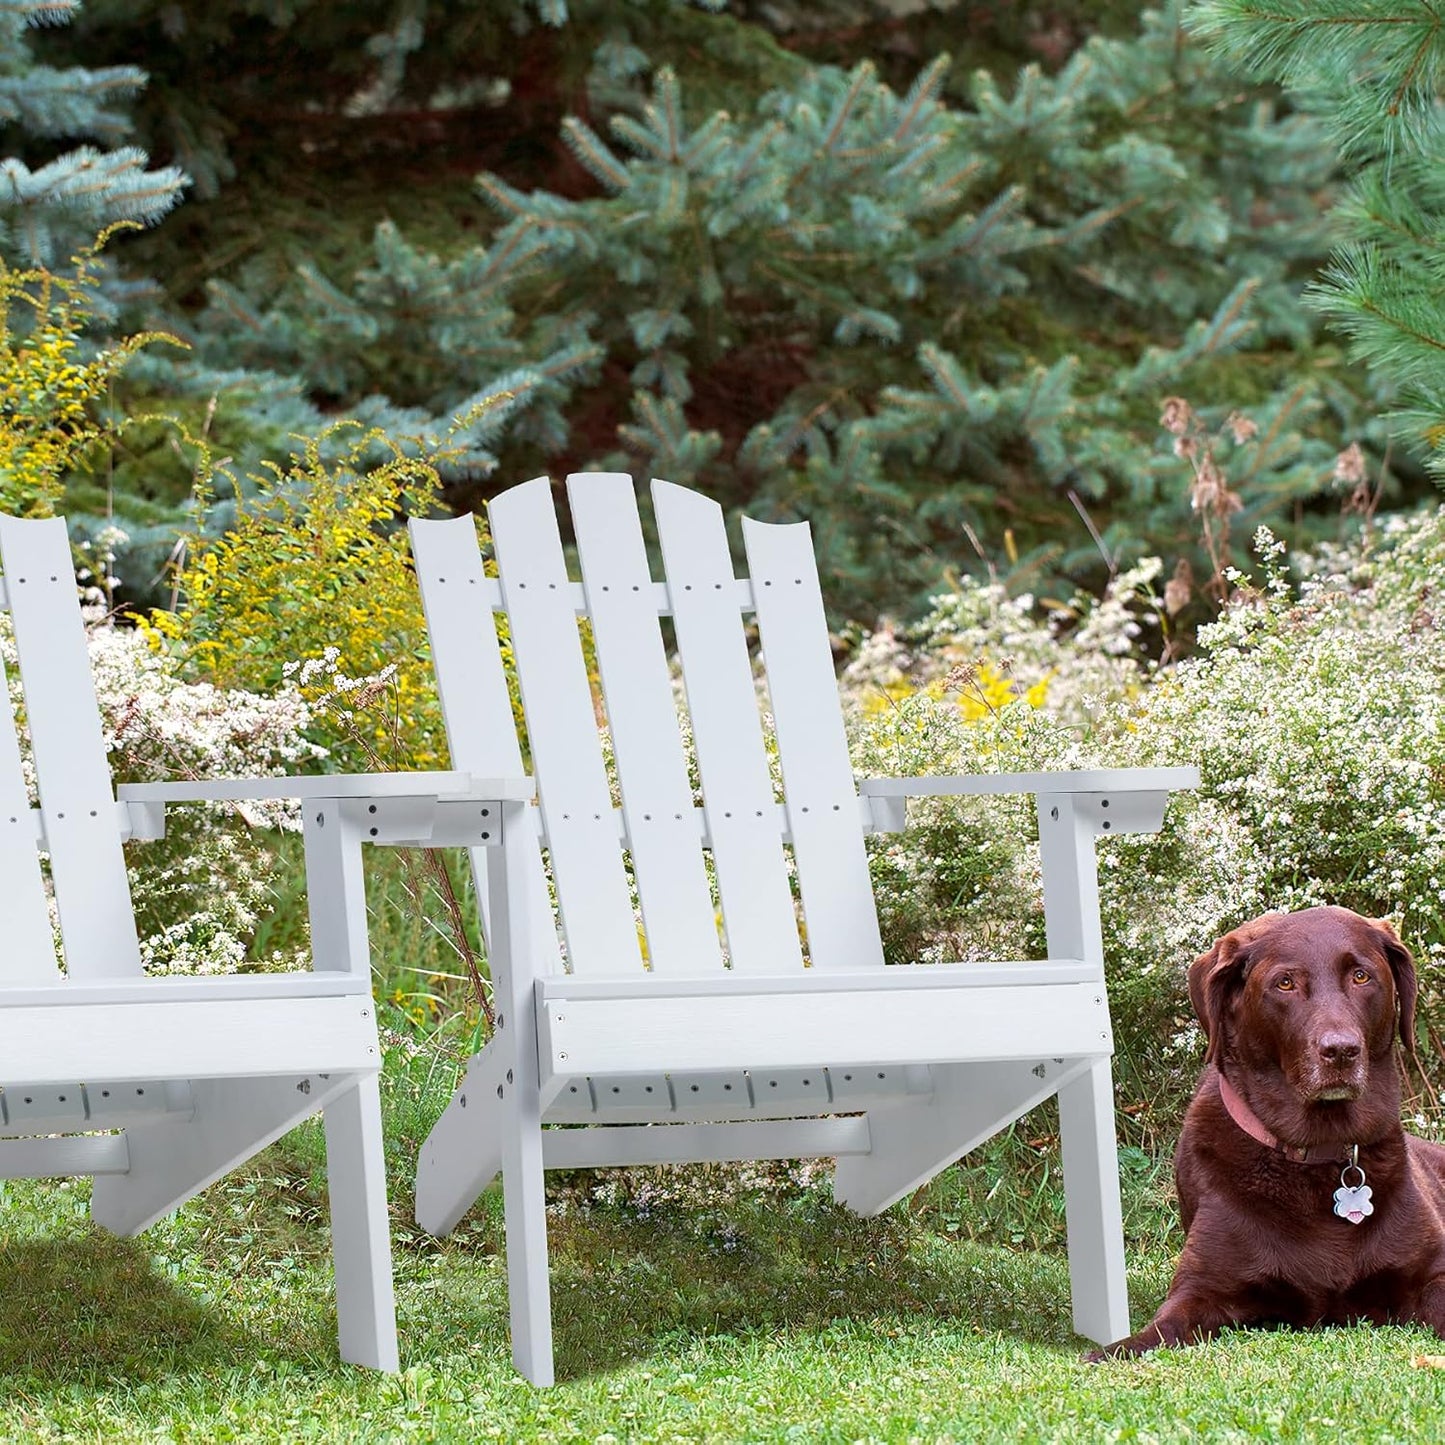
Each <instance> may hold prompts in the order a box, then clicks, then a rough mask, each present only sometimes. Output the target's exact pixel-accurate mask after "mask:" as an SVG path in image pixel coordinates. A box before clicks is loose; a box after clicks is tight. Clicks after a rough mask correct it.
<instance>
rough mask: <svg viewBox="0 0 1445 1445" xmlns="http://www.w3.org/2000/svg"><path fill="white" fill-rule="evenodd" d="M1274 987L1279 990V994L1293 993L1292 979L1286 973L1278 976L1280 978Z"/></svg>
mask: <svg viewBox="0 0 1445 1445" xmlns="http://www.w3.org/2000/svg"><path fill="white" fill-rule="evenodd" d="M1274 986H1275V987H1276V988H1277V989H1279V990H1280V991H1281V992H1283V993H1293V992H1294V979H1292V978H1291V977H1290V976H1289V974H1287V973H1282V974H1280V976H1279V977H1278V978H1277V979H1276V980H1275V982H1274Z"/></svg>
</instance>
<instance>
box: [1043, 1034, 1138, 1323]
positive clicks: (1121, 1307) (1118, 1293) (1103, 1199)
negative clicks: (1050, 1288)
mask: <svg viewBox="0 0 1445 1445" xmlns="http://www.w3.org/2000/svg"><path fill="white" fill-rule="evenodd" d="M1059 1123H1060V1131H1061V1133H1062V1135H1063V1155H1064V1196H1065V1202H1066V1210H1067V1215H1068V1231H1069V1282H1070V1286H1071V1289H1072V1294H1073V1302H1074V1329H1075V1330H1076V1331H1077V1332H1078V1333H1079V1334H1081V1335H1083V1336H1084V1337H1085V1338H1086V1339H1091V1340H1094V1341H1096V1342H1097V1343H1099V1344H1102V1345H1107V1344H1112V1343H1113V1341H1115V1340H1121V1339H1123V1338H1124V1337H1125V1336H1126V1335H1127V1334H1128V1333H1129V1290H1128V1282H1127V1279H1126V1276H1125V1271H1124V1222H1123V1212H1122V1210H1121V1208H1120V1204H1119V1150H1118V1141H1117V1138H1116V1136H1115V1132H1114V1085H1113V1077H1112V1071H1111V1070H1110V1067H1109V1061H1108V1059H1100V1060H1099V1061H1098V1062H1097V1063H1095V1064H1093V1065H1092V1066H1091V1067H1090V1068H1089V1070H1088V1071H1087V1072H1086V1073H1084V1074H1082V1075H1081V1076H1080V1077H1079V1078H1078V1079H1076V1080H1074V1081H1073V1082H1072V1083H1070V1084H1066V1085H1064V1087H1063V1088H1061V1089H1060V1090H1059Z"/></svg>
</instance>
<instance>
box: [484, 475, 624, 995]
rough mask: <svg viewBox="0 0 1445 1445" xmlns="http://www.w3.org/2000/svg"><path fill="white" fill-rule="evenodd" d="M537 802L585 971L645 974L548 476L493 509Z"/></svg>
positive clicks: (570, 951) (572, 941) (573, 947)
mask: <svg viewBox="0 0 1445 1445" xmlns="http://www.w3.org/2000/svg"><path fill="white" fill-rule="evenodd" d="M487 512H488V516H489V517H490V519H491V526H492V542H493V545H494V546H495V547H496V549H497V563H498V568H499V570H500V572H501V579H502V602H503V606H504V608H505V610H506V613H507V617H508V619H509V621H510V623H511V629H512V649H513V651H514V652H515V654H516V658H517V679H518V681H519V683H520V684H521V689H522V708H523V711H524V713H525V714H526V722H527V736H528V738H529V740H530V741H531V745H532V761H533V765H534V768H535V771H536V776H537V793H538V798H539V801H540V804H541V810H542V819H543V823H544V824H545V826H546V830H547V845H548V848H549V849H550V851H551V856H552V872H553V875H554V877H555V879H556V883H557V898H558V902H559V904H560V905H561V912H562V930H563V933H564V934H565V936H566V939H567V957H568V962H569V963H570V965H571V968H572V970H573V971H574V972H577V973H586V972H611V973H619V972H628V971H630V970H633V969H636V970H637V971H638V972H641V970H642V952H641V948H640V945H639V941H638V937H637V922H636V919H635V917H634V915H633V911H632V901H631V898H630V896H629V891H628V886H627V875H626V873H625V872H624V870H623V866H622V850H621V849H620V848H619V847H618V840H617V822H616V819H615V817H614V816H613V809H612V795H611V792H610V790H609V788H608V784H607V771H606V768H605V767H604V765H603V761H602V747H601V742H600V739H599V737H598V732H597V715H596V710H595V708H594V705H593V701H592V690H591V688H590V687H589V685H588V681H587V666H586V662H585V659H584V657H583V654H582V640H581V637H580V635H579V633H578V630H577V614H576V613H575V611H574V610H573V607H572V600H571V595H570V591H569V587H568V577H567V564H566V560H565V558H564V556H563V553H562V540H561V537H560V535H559V534H558V531H557V516H556V513H555V512H554V510H553V507H552V489H551V484H550V483H549V481H548V480H547V478H545V477H539V478H537V479H536V480H534V481H530V482H523V483H522V484H521V485H520V486H517V487H512V488H511V489H510V490H508V491H505V492H503V493H502V494H501V495H500V496H498V497H495V498H493V500H492V501H491V502H490V503H489V504H488V508H487Z"/></svg>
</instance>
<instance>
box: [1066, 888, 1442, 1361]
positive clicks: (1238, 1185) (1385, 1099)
mask: <svg viewBox="0 0 1445 1445" xmlns="http://www.w3.org/2000/svg"><path fill="white" fill-rule="evenodd" d="M1189 996H1190V999H1191V1000H1192V1001H1193V1004H1194V1009H1195V1012H1196V1013H1197V1014H1198V1015H1199V1021H1200V1023H1201V1024H1202V1025H1203V1027H1204V1032H1205V1034H1206V1036H1207V1038H1208V1052H1207V1054H1206V1055H1205V1069H1204V1073H1203V1076H1202V1077H1201V1079H1200V1082H1199V1088H1198V1091H1197V1092H1196V1094H1195V1096H1194V1100H1193V1102H1192V1103H1191V1104H1190V1106H1189V1111H1188V1113H1187V1114H1186V1115H1185V1119H1184V1131H1183V1134H1182V1136H1181V1138H1180V1140H1179V1148H1178V1151H1177V1153H1176V1154H1175V1157H1174V1176H1175V1181H1176V1183H1177V1185H1178V1190H1179V1206H1180V1213H1181V1215H1182V1217H1183V1221H1184V1229H1185V1242H1184V1251H1183V1253H1182V1254H1181V1256H1180V1259H1179V1264H1178V1267H1177V1269H1176V1270H1175V1274H1174V1282H1173V1284H1172V1285H1171V1286H1170V1288H1169V1293H1168V1296H1167V1297H1166V1298H1165V1300H1164V1303H1163V1304H1162V1305H1161V1306H1160V1308H1159V1312H1158V1313H1157V1314H1156V1315H1155V1316H1154V1318H1153V1319H1152V1320H1150V1321H1149V1323H1148V1324H1147V1325H1145V1327H1144V1328H1143V1329H1142V1330H1140V1331H1139V1332H1138V1333H1137V1334H1134V1335H1130V1336H1129V1338H1128V1339H1125V1340H1119V1341H1118V1342H1116V1343H1115V1344H1112V1345H1110V1346H1109V1347H1108V1348H1107V1349H1105V1350H1102V1351H1100V1352H1098V1354H1096V1355H1095V1356H1094V1358H1103V1357H1107V1356H1115V1355H1137V1354H1142V1353H1143V1352H1144V1351H1146V1350H1151V1349H1154V1348H1155V1347H1156V1346H1159V1345H1183V1344H1189V1343H1192V1342H1194V1341H1196V1340H1202V1339H1207V1338H1208V1337H1209V1336H1210V1335H1211V1334H1212V1333H1213V1332H1214V1331H1216V1330H1218V1329H1219V1328H1221V1327H1222V1326H1225V1325H1248V1324H1284V1325H1293V1326H1308V1325H1319V1324H1346V1323H1350V1322H1353V1321H1359V1320H1371V1321H1375V1322H1380V1323H1383V1322H1385V1321H1401V1322H1404V1321H1414V1322H1418V1323H1420V1324H1423V1325H1428V1326H1429V1327H1430V1328H1431V1329H1433V1330H1434V1331H1435V1332H1436V1333H1437V1334H1440V1335H1445V1148H1442V1147H1441V1146H1440V1145H1438V1144H1431V1143H1427V1142H1426V1141H1425V1140H1423V1139H1416V1138H1414V1137H1413V1136H1411V1135H1409V1134H1406V1133H1405V1131H1404V1129H1403V1128H1402V1127H1401V1125H1400V1077H1399V1071H1398V1069H1397V1067H1396V1062H1395V1041H1396V1037H1397V1035H1398V1037H1399V1038H1400V1039H1401V1040H1403V1042H1404V1044H1405V1047H1406V1048H1407V1049H1408V1050H1410V1051H1411V1052H1412V1053H1413V1051H1414V1045H1415V1022H1414V1015H1415V997H1416V981H1415V964H1414V960H1413V959H1412V958H1411V956H1410V952H1409V950H1408V949H1407V948H1406V947H1405V946H1404V945H1403V944H1402V943H1401V942H1400V940H1399V938H1398V937H1396V935H1395V932H1394V930H1393V929H1392V928H1391V927H1390V926H1389V925H1388V924H1386V923H1379V922H1374V921H1372V920H1370V919H1367V918H1362V917H1360V915H1359V914H1357V913H1352V912H1350V911H1349V910H1348V909H1345V908H1310V909H1306V910H1304V911H1303V912H1300V913H1291V914H1269V915H1266V916H1265V917H1263V918H1256V919H1254V920H1253V921H1252V922H1250V923H1246V924H1245V925H1244V926H1243V927H1241V928H1237V929H1235V930H1234V932H1233V933H1230V934H1227V935H1226V936H1225V937H1224V938H1221V939H1220V940H1219V942H1218V943H1216V944H1215V945H1214V947H1213V948H1211V949H1210V950H1209V952H1208V953H1206V954H1204V955H1203V956H1202V957H1201V958H1198V959H1196V960H1195V962H1194V963H1193V965H1192V966H1191V967H1190V970H1189ZM1221 1071H1222V1072H1223V1074H1224V1075H1225V1077H1226V1078H1227V1079H1228V1081H1229V1083H1230V1084H1231V1085H1232V1086H1233V1087H1234V1089H1235V1091H1236V1092H1237V1094H1238V1095H1239V1096H1240V1097H1242V1099H1243V1100H1244V1102H1245V1104H1246V1105H1247V1106H1248V1108H1249V1110H1251V1111H1252V1112H1253V1114H1254V1116H1255V1118H1256V1119H1257V1120H1258V1121H1259V1122H1260V1123H1261V1124H1263V1126H1264V1128H1265V1129H1266V1130H1267V1131H1268V1132H1269V1133H1271V1134H1273V1135H1274V1136H1275V1138H1276V1139H1277V1140H1279V1141H1280V1142H1281V1143H1283V1144H1284V1145H1286V1146H1290V1150H1291V1153H1288V1154H1287V1153H1286V1152H1283V1151H1281V1150H1280V1149H1278V1148H1271V1147H1269V1145H1267V1144H1265V1143H1261V1142H1259V1141H1257V1140H1256V1139H1255V1138H1253V1137H1251V1135H1250V1134H1248V1133H1246V1132H1245V1130H1244V1129H1242V1128H1241V1127H1240V1125H1239V1124H1237V1123H1236V1122H1235V1121H1234V1119H1232V1118H1231V1117H1230V1115H1229V1113H1228V1112H1227V1111H1226V1109H1225V1105H1224V1101H1223V1100H1222V1099H1221V1097H1220V1082H1219V1081H1220V1073H1221ZM1356 1144H1357V1145H1358V1146H1359V1163H1360V1167H1361V1168H1362V1169H1363V1170H1364V1171H1365V1174H1366V1176H1367V1178H1368V1182H1369V1185H1370V1188H1371V1189H1372V1190H1373V1200H1372V1202H1373V1204H1374V1207H1375V1212H1374V1214H1373V1215H1371V1216H1369V1217H1368V1218H1366V1219H1364V1220H1363V1221H1362V1222H1361V1223H1359V1224H1351V1223H1350V1222H1349V1221H1348V1220H1346V1219H1341V1218H1340V1217H1338V1216H1337V1215H1336V1214H1335V1213H1334V1191H1335V1190H1336V1189H1337V1188H1338V1187H1339V1184H1340V1173H1341V1169H1342V1168H1343V1166H1344V1163H1345V1161H1346V1159H1347V1156H1348V1153H1349V1150H1350V1147H1351V1146H1352V1145H1356ZM1302 1150H1303V1151H1307V1153H1306V1154H1305V1157H1304V1159H1303V1160H1300V1159H1299V1151H1302ZM1351 1182H1352V1183H1353V1182H1354V1176H1353V1175H1351Z"/></svg>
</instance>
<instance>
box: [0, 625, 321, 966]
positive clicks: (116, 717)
mask: <svg viewBox="0 0 1445 1445" xmlns="http://www.w3.org/2000/svg"><path fill="white" fill-rule="evenodd" d="M89 620H90V622H91V626H90V627H89V628H88V631H87V640H88V644H89V653H90V663H91V674H92V677H93V679H94V683H95V690H96V698H97V701H98V703H99V706H100V712H101V721H102V730H103V733H104V737H105V746H106V750H107V752H108V754H109V757H110V764H111V771H112V774H113V776H114V778H115V781H116V782H118V783H121V782H142V781H153V780H161V779H170V778H224V777H256V776H270V775H274V774H279V773H288V772H295V771H297V770H298V769H300V768H302V767H305V766H307V765H313V766H314V764H315V763H316V762H318V761H319V760H320V759H321V758H323V757H324V756H325V753H324V750H322V749H320V748H318V747H316V746H315V745H313V744H312V743H310V742H309V741H307V739H306V738H305V736H304V730H305V728H306V726H307V724H308V723H309V722H310V720H311V710H310V709H309V708H308V706H307V704H306V703H305V701H304V700H303V699H302V697H301V695H300V693H299V692H297V691H296V689H295V688H293V687H290V686H287V687H285V688H283V689H281V691H279V692H278V693H277V694H275V695H274V696H271V697H264V696H261V695H259V694H256V693H250V692H242V691H238V690H234V689H231V690H225V689H221V688H217V687H213V686H212V685H210V684H209V683H196V682H189V681H187V680H185V679H184V678H183V677H182V676H181V675H180V671H179V668H178V666H177V663H176V661H175V659H174V658H173V657H172V656H171V655H170V654H169V653H167V652H166V651H164V650H163V649H162V650H158V649H157V648H154V647H152V646H151V645H150V644H149V643H148V641H147V639H146V638H145V637H144V636H143V635H142V634H141V633H139V632H137V631H134V630H132V629H130V628H123V627H114V626H110V625H108V624H107V623H105V622H104V621H103V620H102V614H101V613H100V611H99V609H94V610H92V612H91V615H90V619H89ZM0 655H3V656H4V658H5V662H6V670H7V672H8V674H9V676H10V678H11V680H12V681H11V686H12V688H14V687H15V682H14V679H15V678H16V676H17V668H16V659H15V651H14V639H13V636H12V634H11V632H10V630H9V622H8V618H4V619H0ZM16 701H17V704H18V711H19V718H18V721H19V722H20V724H21V730H22V734H23V732H24V702H23V696H21V697H17V699H16ZM24 741H25V739H24V738H23V736H22V743H24ZM22 765H23V767H24V769H25V772H26V781H27V786H28V787H29V788H30V792H31V796H32V798H34V797H35V796H36V790H35V776H34V769H33V764H32V762H31V759H30V755H29V749H28V747H25V746H22ZM237 812H239V814H240V817H239V818H238V817H237V816H236V813H237ZM296 824H297V815H296V813H295V811H294V807H293V806H291V805H287V804H278V803H272V802H267V803H247V804H243V805H239V807H238V808H237V809H235V810H234V811H233V810H232V809H231V808H229V807H226V806H223V805H219V804H200V805H196V806H194V807H187V808H181V809H172V810H170V812H169V814H168V817H167V826H166V837H165V838H164V839H163V840H159V841H155V842H137V843H133V844H130V845H128V847H127V865H128V868H129V871H130V882H131V894H132V898H133V900H134V903H135V907H136V917H137V922H138V924H139V926H140V931H141V955H142V961H143V962H144V964H145V966H146V968H147V969H148V970H149V971H152V972H168V973H221V972H228V971H232V970H234V969H236V968H238V967H269V968H275V967H288V966H295V965H296V963H297V962H298V961H299V957H298V954H296V953H291V954H288V955H280V954H276V953H273V954H272V955H271V956H270V957H268V958H266V959H264V960H257V959H253V958H250V957H249V954H248V951H249V949H250V945H251V940H252V938H253V935H254V933H255V930H256V925H257V922H258V920H259V918H260V915H261V911H262V910H263V909H264V908H267V907H269V906H270V905H271V904H272V903H273V901H274V894H275V891H276V883H277V879H278V876H279V874H280V864H279V862H278V859H277V857H276V853H275V846H274V844H275V840H274V835H273V837H272V838H270V839H267V838H266V837H264V836H263V835H258V834H257V833H255V832H254V831H253V830H254V829H257V828H269V829H277V828H294V827H295V826H296Z"/></svg>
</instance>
